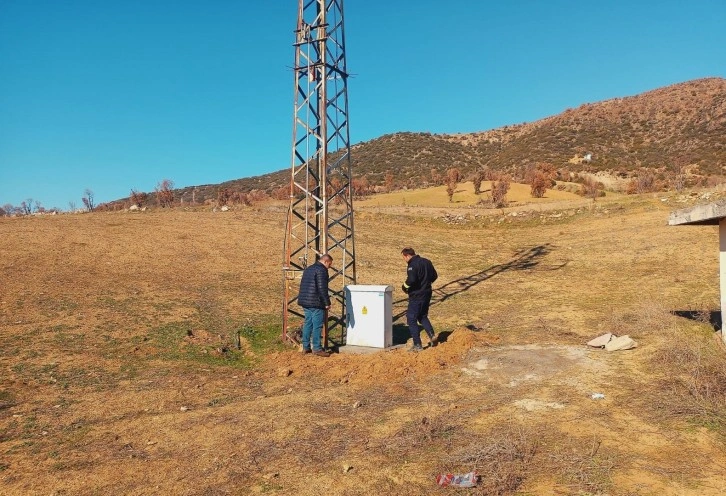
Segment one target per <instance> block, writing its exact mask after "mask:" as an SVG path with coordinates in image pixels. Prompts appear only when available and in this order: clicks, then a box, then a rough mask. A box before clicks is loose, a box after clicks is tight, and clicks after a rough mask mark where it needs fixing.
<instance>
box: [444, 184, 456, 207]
mask: <svg viewBox="0 0 726 496" xmlns="http://www.w3.org/2000/svg"><path fill="white" fill-rule="evenodd" d="M455 191H456V183H449V184H447V185H446V194H447V195H448V196H449V202H452V201H454V192H455Z"/></svg>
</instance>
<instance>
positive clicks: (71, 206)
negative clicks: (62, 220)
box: [68, 200, 76, 212]
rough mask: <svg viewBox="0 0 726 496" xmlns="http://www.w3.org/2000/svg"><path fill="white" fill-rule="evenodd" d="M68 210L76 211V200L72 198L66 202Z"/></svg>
mask: <svg viewBox="0 0 726 496" xmlns="http://www.w3.org/2000/svg"><path fill="white" fill-rule="evenodd" d="M68 211H69V212H75V211H76V202H74V201H73V200H71V201H69V202H68Z"/></svg>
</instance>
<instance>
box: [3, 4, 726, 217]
mask: <svg viewBox="0 0 726 496" xmlns="http://www.w3.org/2000/svg"><path fill="white" fill-rule="evenodd" d="M344 10H345V21H346V25H345V33H346V55H347V66H348V70H349V72H350V73H351V74H352V77H351V79H350V80H349V84H348V96H349V101H350V115H349V118H350V119H349V121H350V133H351V142H352V143H353V144H355V143H358V142H361V141H367V140H370V139H372V138H376V137H379V136H382V135H384V134H387V133H393V132H398V131H428V132H433V133H460V132H474V131H484V130H488V129H493V128H497V127H500V126H503V125H506V124H517V123H521V122H531V121H534V120H537V119H540V118H543V117H547V116H549V115H553V114H558V113H560V112H562V111H563V110H565V109H567V108H570V107H577V106H579V105H581V104H583V103H588V102H596V101H599V100H604V99H608V98H613V97H622V96H628V95H634V94H637V93H641V92H644V91H648V90H651V89H655V88H658V87H661V86H666V85H670V84H674V83H679V82H684V81H688V80H691V79H697V78H703V77H712V76H717V77H726V0H691V1H688V2H685V1H682V0H658V1H652V0H608V1H582V0H547V1H544V0H537V1H534V0H506V1H505V0H497V1H494V0H491V1H490V0H448V1H440V0H345V2H344ZM296 16H297V2H296V1H295V0H261V1H252V0H245V1H240V0H208V1H205V2H202V1H187V0H175V1H171V0H166V1H162V0H125V1H123V2H110V1H99V0H68V1H58V0H0V206H2V205H4V204H7V203H10V204H12V205H16V206H17V205H19V204H20V202H21V201H23V200H26V199H28V198H32V199H33V200H37V201H40V202H41V204H42V205H43V206H44V207H46V208H51V207H58V208H60V209H63V210H67V209H68V206H69V202H71V201H72V202H75V204H76V205H78V206H81V205H82V202H81V197H82V196H83V193H84V190H85V189H86V188H90V189H91V190H92V191H93V192H94V195H95V200H96V203H101V202H105V201H110V200H115V199H119V198H124V197H127V196H128V195H129V192H130V190H131V189H132V188H133V189H136V190H139V191H146V192H148V191H153V189H154V187H155V186H156V185H157V183H159V182H160V181H161V180H163V179H170V180H172V181H174V183H175V186H176V187H184V186H192V185H201V184H215V183H219V182H223V181H227V180H231V179H237V178H241V177H248V176H253V175H259V174H263V173H266V172H272V171H276V170H280V169H284V168H287V167H289V166H290V157H291V150H290V147H291V140H292V112H293V73H292V69H291V67H292V65H293V60H294V58H293V57H294V49H293V46H292V43H293V41H294V35H293V30H294V29H295V24H296Z"/></svg>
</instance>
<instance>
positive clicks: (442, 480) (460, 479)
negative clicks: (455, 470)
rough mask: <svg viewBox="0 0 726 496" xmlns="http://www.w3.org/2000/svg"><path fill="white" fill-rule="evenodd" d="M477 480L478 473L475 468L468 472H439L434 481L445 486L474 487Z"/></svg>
mask: <svg viewBox="0 0 726 496" xmlns="http://www.w3.org/2000/svg"><path fill="white" fill-rule="evenodd" d="M477 482H479V475H478V474H477V473H476V470H474V471H473V472H469V473H468V474H457V475H454V474H439V475H437V476H436V483H437V484H438V485H439V486H442V487H446V486H451V487H474V486H476V484H477Z"/></svg>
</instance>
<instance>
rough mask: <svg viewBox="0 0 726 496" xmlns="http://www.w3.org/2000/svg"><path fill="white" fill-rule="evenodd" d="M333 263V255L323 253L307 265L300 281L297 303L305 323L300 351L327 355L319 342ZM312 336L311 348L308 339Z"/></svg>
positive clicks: (326, 306)
mask: <svg viewBox="0 0 726 496" xmlns="http://www.w3.org/2000/svg"><path fill="white" fill-rule="evenodd" d="M332 264H333V257H331V256H330V255H328V254H325V255H323V256H321V257H320V259H319V260H318V261H317V262H315V263H314V264H312V265H310V266H308V267H307V268H306V269H305V270H304V271H303V275H302V280H301V281H300V292H299V293H298V295H297V303H298V305H300V306H301V307H303V310H304V311H305V324H303V329H302V351H303V353H311V352H312V354H313V355H317V356H322V357H327V356H330V353H328V352H327V351H325V350H323V347H322V346H321V344H320V340H321V334H322V330H323V321H324V320H325V312H326V310H328V309H329V308H330V296H329V295H328V269H329V268H330V266H331V265H332ZM311 337H312V345H313V346H312V349H311V348H310V339H311Z"/></svg>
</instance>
